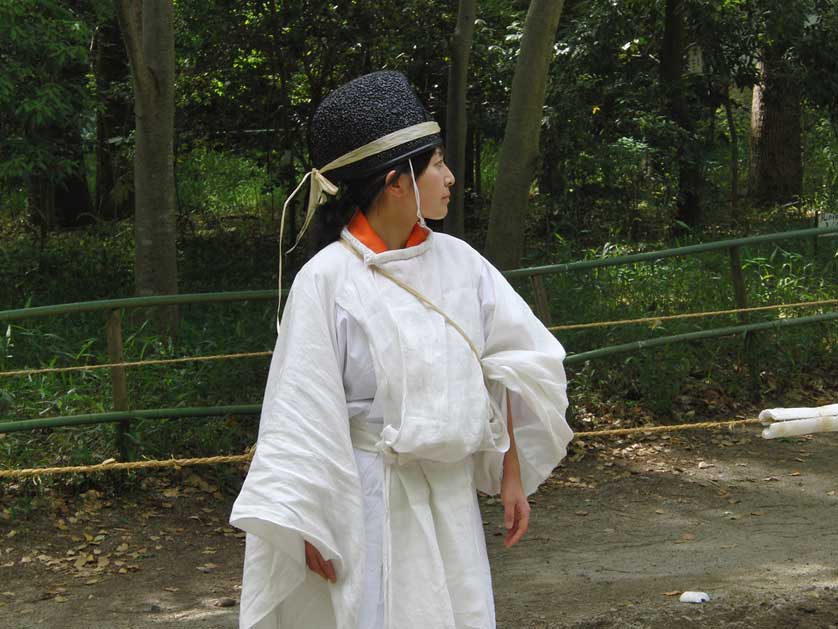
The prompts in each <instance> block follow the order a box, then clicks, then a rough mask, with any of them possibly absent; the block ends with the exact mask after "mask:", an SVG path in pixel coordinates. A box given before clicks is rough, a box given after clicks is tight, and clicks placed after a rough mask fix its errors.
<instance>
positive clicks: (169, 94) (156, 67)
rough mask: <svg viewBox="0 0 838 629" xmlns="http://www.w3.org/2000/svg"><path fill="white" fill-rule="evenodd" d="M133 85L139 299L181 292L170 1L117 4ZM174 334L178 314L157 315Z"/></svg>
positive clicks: (124, 0) (137, 0)
mask: <svg viewBox="0 0 838 629" xmlns="http://www.w3.org/2000/svg"><path fill="white" fill-rule="evenodd" d="M117 17H118V19H119V25H120V29H121V30H122V37H123V39H124V40H125V48H126V50H127V52H128V62H129V64H130V66H131V77H132V79H133V83H134V112H135V120H136V146H135V150H134V194H135V210H134V239H135V246H136V251H135V257H134V281H135V288H136V293H137V295H139V296H145V295H165V294H174V293H177V291H178V278H177V250H176V247H175V239H176V235H177V234H176V226H175V179H174V149H173V138H174V119H175V100H174V93H175V88H174V79H175V38H174V6H173V2H172V0H117ZM157 319H158V324H159V325H160V326H162V328H163V329H166V330H168V331H170V332H174V331H175V329H176V326H177V309H176V308H172V307H170V308H166V309H164V310H163V311H161V312H160V313H159V314H158V317H157Z"/></svg>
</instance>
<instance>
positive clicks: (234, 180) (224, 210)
mask: <svg viewBox="0 0 838 629" xmlns="http://www.w3.org/2000/svg"><path fill="white" fill-rule="evenodd" d="M176 172H177V200H178V209H179V210H180V212H182V213H188V214H194V213H200V214H202V215H203V216H204V217H208V216H225V215H230V214H244V213H248V212H252V211H253V210H254V209H255V210H258V209H259V208H266V207H271V206H272V205H273V204H274V199H275V198H277V197H282V190H279V191H276V190H273V189H272V186H271V183H270V181H269V178H268V174H267V173H266V172H265V167H264V165H263V164H260V163H258V162H257V161H256V160H255V159H253V158H250V157H246V156H243V155H237V154H231V153H225V152H223V151H219V150H212V149H210V148H207V147H206V146H204V145H198V146H196V147H195V148H193V149H192V150H191V151H190V152H189V153H188V154H187V155H185V156H183V157H181V158H180V160H179V161H178V165H177V170H176ZM282 198H284V197H282ZM280 200H281V199H280Z"/></svg>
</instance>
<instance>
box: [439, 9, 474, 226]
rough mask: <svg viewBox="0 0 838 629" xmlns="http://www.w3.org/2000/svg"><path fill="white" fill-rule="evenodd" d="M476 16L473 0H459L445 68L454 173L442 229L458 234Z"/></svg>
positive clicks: (448, 139) (449, 156) (448, 147)
mask: <svg viewBox="0 0 838 629" xmlns="http://www.w3.org/2000/svg"><path fill="white" fill-rule="evenodd" d="M476 16H477V0H460V5H459V9H458V11H457V26H456V29H455V30H454V35H453V37H452V38H451V64H450V65H449V70H448V106H447V108H446V120H445V127H446V129H445V159H446V161H447V162H448V165H449V166H450V168H451V171H452V172H453V173H454V177H455V178H456V180H457V185H456V186H455V187H454V198H453V199H452V201H453V203H452V205H451V206H450V207H449V208H448V216H447V217H446V218H445V231H446V232H447V233H449V234H453V235H455V236H460V237H462V236H463V234H464V232H465V216H464V211H463V205H464V200H465V194H464V191H465V184H466V144H467V143H468V142H467V138H468V120H467V107H466V100H467V92H468V62H469V56H470V55H471V41H472V36H473V34H474V20H475V18H476Z"/></svg>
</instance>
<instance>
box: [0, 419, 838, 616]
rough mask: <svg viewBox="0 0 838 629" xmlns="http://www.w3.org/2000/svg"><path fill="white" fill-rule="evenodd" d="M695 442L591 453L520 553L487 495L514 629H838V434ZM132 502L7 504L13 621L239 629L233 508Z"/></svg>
mask: <svg viewBox="0 0 838 629" xmlns="http://www.w3.org/2000/svg"><path fill="white" fill-rule="evenodd" d="M681 434H682V435H683V436H678V437H671V438H657V439H645V440H643V441H641V442H632V441H629V440H626V441H624V442H618V443H615V442H607V443H605V442H604V443H603V444H600V446H599V447H591V448H589V449H588V450H586V451H584V452H583V451H580V453H582V454H584V456H583V457H582V458H581V460H576V461H572V462H571V461H568V462H566V463H565V465H564V466H563V467H562V468H560V469H559V470H557V473H556V474H555V476H554V478H552V479H551V480H550V481H549V482H548V484H547V485H546V486H545V487H544V488H543V489H542V490H541V491H540V492H539V493H538V494H537V495H536V496H535V498H534V511H533V522H532V526H531V529H530V532H529V533H528V535H527V537H526V538H525V539H524V541H523V542H522V543H521V544H520V545H519V546H518V547H517V548H516V549H513V550H511V551H506V550H504V549H503V548H502V544H501V539H502V537H501V529H500V525H501V509H500V505H499V504H498V503H496V502H494V501H492V500H485V501H484V518H485V522H486V534H487V539H488V541H489V547H490V554H491V556H492V566H493V571H494V580H495V593H496V603H497V608H498V621H499V627H500V628H501V629H519V628H527V629H529V628H533V629H535V628H537V629H547V628H558V627H578V628H582V627H590V628H594V627H620V628H632V627H655V628H657V627H660V628H664V627H666V628H670V627H679V628H680V627H719V626H724V627H753V628H757V627H759V628H760V629H762V628H774V627H776V628H780V627H783V628H785V627H807V628H809V627H823V628H828V627H833V628H836V629H838V474H836V472H838V434H831V435H818V436H817V437H814V438H806V439H799V440H779V441H763V440H761V439H760V438H759V437H758V436H756V433H755V432H753V431H751V432H746V431H737V432H733V433H729V432H725V433H715V434H713V433H703V434H700V435H696V434H688V433H681ZM136 493H140V495H142V496H143V498H142V501H141V502H129V501H127V500H124V499H123V500H119V499H110V500H108V499H106V498H105V497H103V496H101V495H99V494H98V493H96V492H88V493H86V494H84V495H83V497H81V498H79V499H78V500H76V501H73V503H72V504H67V503H65V502H63V501H61V500H55V499H52V503H51V504H50V505H49V506H48V508H47V507H45V506H44V505H38V507H37V508H36V509H35V510H34V511H32V512H31V513H29V514H28V515H26V514H23V515H21V514H19V513H18V511H20V509H21V506H20V499H17V501H16V502H14V503H10V502H9V501H8V500H6V501H3V498H2V496H0V516H3V517H0V627H3V628H7V627H8V628H21V629H23V628H28V627H55V628H57V629H76V628H86V627H106V628H110V627H113V628H115V629H122V628H129V627H130V628H152V627H154V628H164V627H196V628H198V627H201V628H204V627H206V628H221V627H234V626H235V625H236V619H237V613H238V607H237V601H238V597H239V578H240V571H241V559H242V539H241V538H240V537H239V536H238V534H237V533H236V532H235V531H234V530H232V529H230V528H228V527H227V525H226V522H225V521H226V516H227V513H228V510H229V505H230V502H231V499H230V498H229V497H226V496H222V495H221V494H220V493H218V492H217V489H216V488H215V487H213V486H211V485H208V484H207V483H206V482H205V481H204V480H203V479H201V478H199V477H197V476H195V475H194V474H187V473H184V474H183V477H181V478H179V479H178V484H177V486H176V487H173V486H172V485H171V482H162V481H161V482H160V483H159V484H155V483H154V482H153V481H149V483H148V484H147V487H146V488H145V491H144V492H134V494H136ZM134 494H132V496H133V495H134ZM12 507H14V510H12ZM680 590H701V591H704V592H707V593H709V595H710V597H711V600H710V602H709V603H706V604H703V605H689V604H684V603H680V602H679V601H678V597H677V595H669V596H667V595H666V593H669V594H671V593H672V592H678V591H680Z"/></svg>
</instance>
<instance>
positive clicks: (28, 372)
mask: <svg viewBox="0 0 838 629" xmlns="http://www.w3.org/2000/svg"><path fill="white" fill-rule="evenodd" d="M832 304H838V299H821V300H818V301H800V302H796V303H791V304H773V305H770V306H753V307H751V308H732V309H730V310H710V311H707V312H688V313H684V314H675V315H660V316H657V317H642V318H640V319H619V320H616V321H596V322H593V323H572V324H567V325H554V326H550V327H548V328H547V329H548V330H550V331H551V332H558V331H561V330H583V329H588V328H603V327H608V326H617V325H631V324H638V323H652V324H654V323H659V322H662V321H672V320H675V319H691V318H698V317H715V316H719V315H729V314H738V313H743V312H758V311H764V310H779V309H782V308H803V307H808V306H825V305H832ZM272 354H273V352H271V351H262V352H242V353H238V354H213V355H208V356H184V357H182V358H158V359H150V360H137V361H130V362H122V363H102V364H97V365H76V366H73V367H43V368H38V369H17V370H14V371H0V378H2V377H11V376H34V375H43V374H49V373H69V372H76V371H94V370H96V369H113V368H115V367H141V366H144V365H172V364H178V363H188V362H203V361H212V360H236V359H241V358H262V357H266V356H271V355H272Z"/></svg>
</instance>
